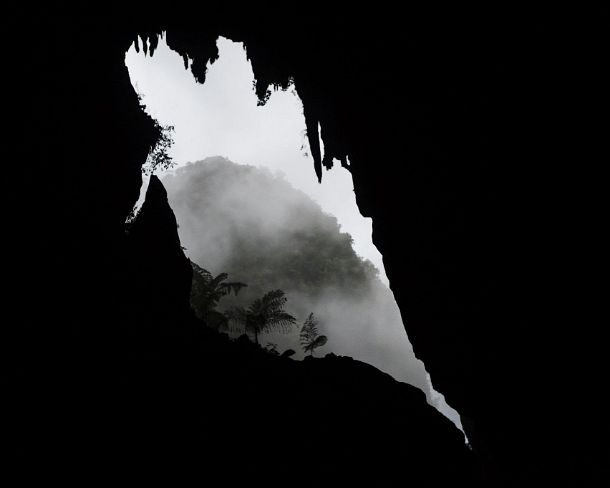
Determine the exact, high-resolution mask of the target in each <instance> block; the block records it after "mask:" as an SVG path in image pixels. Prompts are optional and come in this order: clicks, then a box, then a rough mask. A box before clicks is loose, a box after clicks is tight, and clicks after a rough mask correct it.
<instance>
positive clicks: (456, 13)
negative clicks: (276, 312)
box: [0, 2, 610, 487]
mask: <svg viewBox="0 0 610 488" xmlns="http://www.w3.org/2000/svg"><path fill="white" fill-rule="evenodd" d="M24 7H27V6H26V5H25V4H24V5H23V6H20V7H19V8H10V9H9V11H8V12H7V13H6V14H5V15H4V18H3V21H2V23H3V27H5V32H6V39H7V47H6V51H7V52H6V55H7V60H6V62H5V81H6V82H7V85H8V86H7V88H5V90H6V93H7V97H6V100H5V120H6V121H8V122H9V124H10V127H9V131H8V134H7V141H8V143H7V151H6V153H5V154H4V156H5V161H6V163H5V164H6V165H8V166H7V170H6V171H5V174H6V175H7V178H6V180H5V181H6V183H5V185H4V188H3V189H4V192H5V195H6V196H7V199H8V202H7V204H6V207H5V212H4V214H3V215H4V220H3V228H4V234H3V235H4V241H5V244H7V247H8V249H7V250H6V251H5V252H6V255H5V256H6V262H7V266H6V268H5V280H6V283H7V284H8V287H7V288H8V295H6V296H5V297H4V298H5V300H6V303H7V308H6V310H7V312H6V320H3V325H2V328H1V334H2V337H1V338H0V348H1V349H0V357H1V360H2V365H1V371H0V375H1V377H0V378H1V382H2V383H1V384H2V391H3V397H4V400H3V407H4V408H3V410H4V412H3V414H2V427H1V428H2V443H3V447H6V448H7V450H8V452H9V457H8V458H6V459H7V460H8V464H9V465H10V466H12V467H16V468H17V471H18V472H19V473H20V474H22V476H23V477H29V476H43V477H45V478H46V479H49V478H51V477H56V476H61V477H62V478H65V477H68V478H70V477H73V478H77V479H80V480H82V479H83V478H81V476H84V477H85V478H84V479H86V480H90V479H96V480H97V479H99V478H107V479H109V480H111V481H115V480H116V479H118V478H119V473H122V472H123V471H124V470H127V471H128V472H129V473H130V474H129V475H123V474H121V475H120V479H122V480H127V479H129V480H131V481H133V480H136V481H137V480H143V479H151V478H155V477H160V476H161V474H162V473H164V474H166V475H169V476H170V477H171V479H173V480H174V481H175V480H176V479H177V478H179V477H181V476H182V475H184V474H187V473H188V474H193V473H194V474H196V475H197V476H199V477H200V479H203V480H205V479H206V477H208V476H209V477H210V479H212V476H214V475H218V474H219V473H220V474H223V475H224V476H225V479H226V480H228V482H227V484H230V483H231V481H233V480H236V479H239V478H241V480H248V481H250V482H254V481H259V480H263V479H264V480H268V481H269V482H270V483H276V484H278V485H279V484H281V485H286V484H295V485H297V486H299V485H301V486H318V485H321V486H324V485H325V484H326V485H337V484H339V485H349V484H361V483H362V482H363V481H364V482H368V483H369V484H371V485H374V484H377V485H378V486H393V485H400V486H404V485H405V484H408V483H411V484H413V485H414V486H426V484H427V485H431V486H439V485H442V486H452V485H455V486H476V485H477V484H480V485H482V486H494V487H495V486H515V487H517V486H518V487H523V486H551V485H552V486H583V487H589V486H604V485H605V484H606V482H607V475H608V473H607V468H608V442H607V439H608V418H607V411H606V410H607V409H606V408H605V406H606V403H605V396H606V393H605V384H606V382H607V381H606V373H605V371H606V370H607V369H608V368H607V359H606V358H607V353H606V351H605V349H606V347H605V345H606V342H605V341H604V340H602V332H603V329H604V328H603V326H602V325H601V324H602V323H603V322H601V321H600V320H599V317H604V316H605V314H604V313H603V310H602V306H601V305H602V304H603V303H604V301H603V296H602V293H601V290H602V289H601V288H600V287H598V284H597V281H598V280H597V279H596V278H599V275H601V276H604V275H605V265H604V263H605V259H603V256H605V245H604V244H605V241H604V239H603V238H602V235H603V234H602V231H603V228H604V225H603V222H604V217H605V212H604V211H603V208H604V205H603V201H604V200H605V199H604V196H605V191H606V190H605V188H604V185H605V180H604V179H603V178H602V177H601V174H602V170H603V169H605V161H607V160H608V154H607V144H606V142H605V141H606V138H607V133H608V127H607V125H608V124H607V117H606V114H607V111H608V105H609V104H608V91H607V86H609V85H610V83H608V81H609V80H608V77H607V73H606V64H607V63H606V62H605V61H604V60H605V59H606V57H607V53H606V50H607V48H606V46H608V45H609V43H608V28H607V25H608V11H607V9H606V10H604V9H599V10H597V11H594V10H591V11H586V12H584V11H583V12H577V11H574V10H573V9H571V10H570V11H559V10H557V9H554V10H546V9H545V10H542V9H541V10H536V9H534V8H529V9H527V10H522V11H516V10H515V11H506V10H504V9H499V8H498V9H497V10H495V9H491V8H488V9H485V10H474V9H467V8H465V7H461V6H460V7H453V8H451V9H449V10H442V11H440V9H438V8H434V10H432V9H430V10H428V9H426V8H423V7H421V8H408V9H407V10H406V12H401V14H400V15H398V14H397V13H396V12H389V11H387V10H384V9H382V8H381V7H378V6H372V7H369V8H366V9H362V10H357V9H356V7H350V8H349V9H345V10H343V11H341V12H340V13H338V14H334V13H332V12H330V11H328V10H322V11H321V10H316V11H315V12H313V9H310V6H309V5H304V6H301V8H300V9H299V11H298V12H289V11H288V10H286V11H283V10H282V11H281V12H277V13H275V14H271V13H269V12H262V11H260V10H259V9H258V8H255V7H250V8H249V9H243V10H241V9H236V8H234V7H231V9H230V10H229V9H228V8H227V9H226V10H225V9H222V8H220V7H211V6H207V5H203V4H201V5H199V7H197V8H192V7H187V6H186V5H184V4H182V3H181V2H174V3H172V4H171V5H166V6H165V8H163V9H162V10H156V9H155V8H153V7H150V8H145V9H144V10H140V9H136V8H135V7H134V8H133V9H131V8H130V7H128V6H126V5H123V6H122V8H121V9H117V10H111V9H110V10H104V9H103V8H101V9H93V8H92V9H91V11H89V10H88V9H87V8H85V7H80V8H79V9H77V10H70V9H68V8H67V7H55V6H53V7H46V8H43V9H40V8H37V9H34V8H24ZM162 31H166V33H167V34H166V35H167V43H168V45H169V46H170V48H172V49H173V50H175V51H176V52H178V53H179V54H181V55H183V56H184V57H185V59H190V60H191V61H192V64H191V66H190V69H192V72H193V74H194V76H195V77H196V78H197V79H198V80H199V81H204V78H205V66H206V64H207V62H208V60H210V59H212V58H214V57H215V56H216V46H215V41H216V39H217V37H218V36H219V35H223V36H225V37H228V38H230V39H233V40H235V41H240V42H244V45H245V46H246V49H247V52H248V57H249V58H250V59H251V60H252V66H253V69H254V73H255V76H256V79H257V90H258V94H259V97H260V98H261V99H264V98H265V97H266V93H267V89H268V87H270V86H273V85H280V86H284V85H286V84H287V83H289V82H291V81H293V82H294V85H295V87H296V90H297V91H298V94H299V96H300V98H301V99H302V101H303V104H304V111H305V117H306V121H307V127H308V134H309V137H310V146H311V150H312V154H313V156H314V158H315V160H316V168H315V170H316V171H317V172H318V174H320V168H321V167H322V166H324V165H326V166H328V165H330V164H332V163H333V160H337V161H341V162H344V163H347V158H348V157H349V162H350V164H349V169H350V171H351V172H352V175H353V178H354V185H355V191H356V196H357V201H358V205H359V208H360V210H361V212H362V214H363V215H365V216H370V217H372V218H373V222H374V241H375V244H376V245H377V247H378V248H379V250H380V251H381V252H382V254H383V256H384V262H385V265H386V271H387V274H388V277H389V279H390V282H391V284H392V290H393V292H394V294H395V296H396V299H397V302H398V304H399V306H400V308H401V311H402V313H403V316H404V318H405V327H406V328H407V331H408V334H409V338H410V340H411V342H412V344H413V347H414V350H415V353H416V354H417V356H418V357H419V358H421V359H422V360H423V361H424V362H425V364H426V367H427V369H428V371H429V372H430V374H431V376H432V378H433V379H434V383H435V384H434V386H435V388H436V389H437V390H438V391H440V392H442V393H443V394H444V395H445V398H446V399H447V401H448V403H449V404H450V405H452V406H453V407H455V408H456V409H457V410H458V411H459V412H460V413H461V414H462V416H463V419H462V420H463V424H464V427H465V429H466V432H467V435H468V438H469V440H470V441H471V442H472V446H473V451H472V452H471V451H468V450H467V448H466V447H465V446H464V444H463V441H462V439H461V435H460V434H459V432H458V431H457V430H456V429H454V428H453V426H452V424H451V423H450V422H449V421H448V420H446V419H445V418H443V417H442V416H441V415H440V414H438V413H437V412H436V411H434V409H432V408H431V407H429V406H428V405H426V403H425V398H424V395H423V394H421V393H420V392H418V391H417V390H415V389H413V388H410V387H408V386H406V385H404V384H400V383H397V382H395V381H393V380H392V379H391V378H390V377H388V376H387V375H384V374H382V373H380V372H379V371H378V370H376V369H374V368H372V367H370V366H368V365H365V364H363V363H359V362H357V361H352V360H350V359H348V358H341V357H332V356H331V357H325V358H317V357H316V358H313V359H308V360H306V361H303V362H296V361H293V360H291V359H289V358H285V357H284V358H282V357H277V356H275V355H273V354H269V353H266V352H264V351H261V350H259V349H256V348H255V347H254V346H253V345H252V344H251V343H250V341H248V342H245V341H235V342H231V341H229V339H228V338H227V337H225V336H223V335H219V334H218V333H216V332H213V331H208V330H207V329H205V328H202V327H200V326H199V325H200V324H198V322H197V321H196V319H195V318H194V316H193V314H192V312H191V310H190V306H189V295H190V286H191V278H192V274H191V273H192V271H191V267H190V263H189V262H188V260H187V259H186V257H185V256H184V254H183V252H182V250H181V248H180V242H179V240H178V236H177V233H176V222H175V218H174V216H173V213H172V211H171V209H170V208H169V206H168V205H167V202H166V199H165V194H164V193H165V192H164V190H163V188H162V185H161V184H160V183H159V182H158V181H155V180H153V181H154V182H155V183H154V184H153V185H151V189H150V190H149V198H148V199H147V202H146V204H145V208H143V210H142V214H141V216H140V218H138V220H137V221H136V222H135V223H134V225H133V226H132V228H131V229H130V231H129V233H126V232H125V228H124V222H125V217H126V216H127V215H128V213H129V212H130V210H131V208H132V207H133V204H134V202H135V201H136V200H137V198H138V191H139V188H140V183H141V173H140V171H141V169H140V168H141V165H142V164H143V163H144V161H145V160H146V157H147V154H148V152H149V150H150V148H151V147H152V146H153V145H154V144H155V141H156V139H157V138H158V136H159V131H158V130H157V129H156V128H155V124H154V122H153V121H152V120H151V119H150V118H149V117H148V116H147V115H146V114H145V113H144V112H143V111H142V110H141V109H140V106H139V102H138V98H137V95H136V93H135V92H134V90H133V88H132V86H131V84H130V80H129V76H128V73H127V69H126V68H125V65H124V55H125V52H126V51H127V49H128V48H129V46H130V45H131V44H132V42H133V41H134V40H135V39H136V38H137V36H138V35H140V36H141V39H140V47H141V48H142V49H147V50H148V51H149V52H152V51H153V50H154V46H155V43H156V42H157V39H158V35H159V34H160V33H161V32H162ZM85 80H86V81H85ZM388 87H392V88H395V87H399V88H400V90H399V91H398V94H397V93H396V91H395V90H388V89H386V88H388ZM92 95H94V96H92ZM318 127H321V137H322V139H323V141H324V149H325V153H324V154H321V151H320V149H319V139H318ZM312 171H313V169H312ZM600 396H601V398H600ZM303 419H306V424H307V426H306V429H305V428H304V427H303V426H301V427H299V421H303ZM312 424H314V425H315V426H316V427H315V429H316V431H317V432H319V434H320V436H319V437H313V436H312V435H311V425H312ZM312 456H315V460H316V468H317V471H319V474H316V477H315V479H313V480H312V479H311V477H310V476H308V475H303V474H302V473H303V470H302V469H301V467H302V462H303V461H302V460H303V459H304V458H306V459H308V460H310V459H311V457H312ZM15 457H16V458H17V461H18V462H15V461H14V458H15ZM263 460H265V463H263ZM297 473H298V474H297Z"/></svg>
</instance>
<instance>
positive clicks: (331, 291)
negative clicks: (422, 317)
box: [125, 37, 461, 428]
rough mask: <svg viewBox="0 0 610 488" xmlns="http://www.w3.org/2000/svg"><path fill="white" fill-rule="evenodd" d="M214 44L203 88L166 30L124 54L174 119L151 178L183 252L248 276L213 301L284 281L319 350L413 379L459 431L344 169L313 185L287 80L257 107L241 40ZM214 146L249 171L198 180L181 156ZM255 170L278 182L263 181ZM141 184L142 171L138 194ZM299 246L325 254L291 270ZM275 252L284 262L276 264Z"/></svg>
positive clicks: (248, 297) (155, 103)
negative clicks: (164, 157) (161, 162)
mask: <svg viewBox="0 0 610 488" xmlns="http://www.w3.org/2000/svg"><path fill="white" fill-rule="evenodd" d="M217 45H218V48H219V53H220V56H219V59H218V60H217V61H216V62H215V63H213V64H211V65H208V70H207V75H206V82H205V84H203V85H198V84H197V83H195V81H194V79H193V77H192V75H191V73H190V72H189V71H188V70H185V68H184V63H183V60H182V58H181V57H180V56H178V55H177V54H176V53H175V52H173V51H171V50H170V49H169V48H168V47H167V45H166V43H165V41H164V40H163V39H161V40H160V42H159V46H158V48H157V50H156V51H155V54H154V57H152V58H151V57H147V56H146V55H145V54H144V53H143V52H140V53H136V51H135V50H134V48H133V47H132V48H131V49H130V50H129V51H128V53H127V54H126V58H125V62H126V66H127V67H128V70H129V74H130V77H131V81H132V84H133V85H134V88H135V89H136V91H137V92H138V93H139V94H140V96H141V97H142V100H143V102H144V104H145V105H146V111H147V113H149V114H150V115H151V116H153V117H154V118H156V119H157V120H158V121H159V122H160V123H161V124H163V125H165V124H171V125H173V126H174V127H175V134H174V139H175V144H174V146H173V147H171V148H170V151H169V152H170V155H171V156H172V158H173V160H174V162H175V163H176V164H177V169H175V170H172V171H170V172H169V173H167V174H166V173H164V172H162V173H161V174H159V173H158V175H159V176H160V177H162V178H163V177H164V176H165V177H164V178H163V184H164V185H165V186H166V188H167V190H168V193H169V197H170V203H171V205H172V208H173V209H174V211H175V213H176V217H177V219H178V223H179V226H180V228H179V229H178V231H179V235H180V239H181V241H182V244H183V245H184V246H185V247H186V253H187V255H188V256H189V257H190V258H191V259H192V260H193V261H194V262H195V263H197V264H198V265H200V266H202V267H204V268H206V269H208V270H209V271H211V272H212V273H213V274H218V273H221V272H227V273H229V274H230V276H229V279H230V280H232V281H243V282H245V283H247V284H248V287H247V288H245V289H243V290H242V291H241V292H240V294H239V296H238V297H237V298H233V297H226V298H225V299H223V301H222V302H221V304H220V308H221V309H222V308H226V307H229V306H232V305H237V304H239V305H244V304H249V303H250V302H251V301H252V300H253V299H255V298H259V297H260V296H261V295H262V294H264V293H266V292H267V291H270V290H271V289H276V288H280V289H282V290H284V291H285V292H286V294H287V298H288V303H287V307H286V308H287V310H288V311H290V312H291V313H292V314H293V315H295V316H296V317H297V319H298V326H300V325H302V323H303V321H304V320H305V318H306V317H307V315H308V314H309V313H310V312H314V314H315V315H316V317H317V318H318V319H319V320H320V325H319V329H320V332H321V333H322V334H325V335H327V336H328V339H329V340H328V343H327V345H326V346H324V347H321V348H320V349H319V350H316V354H317V355H320V356H321V355H323V354H326V353H328V352H334V353H336V354H341V355H348V356H351V357H354V358H355V359H359V360H362V361H365V362H368V363H370V364H373V365H375V366H377V367H378V368H379V369H381V370H383V371H385V372H387V373H389V374H391V375H392V376H393V377H394V378H396V379H398V380H400V381H405V382H408V383H410V384H412V385H414V386H417V387H419V388H421V389H422V390H423V391H424V392H425V393H426V395H427V396H428V400H429V402H430V403H431V404H433V405H435V406H436V407H437V408H438V409H439V410H440V411H441V412H442V413H443V414H444V415H446V416H447V417H449V418H450V419H451V420H452V421H453V422H454V423H455V424H456V425H457V426H458V427H460V428H461V424H460V420H459V415H458V414H457V412H455V411H454V410H453V409H451V408H450V407H448V406H447V405H446V403H445V401H444V398H443V397H442V395H439V394H438V393H436V392H435V391H434V390H433V389H432V387H431V383H430V378H429V376H428V375H427V374H426V371H425V369H424V365H423V363H422V362H421V361H419V360H418V359H416V358H415V355H414V354H413V350H412V347H411V344H410V343H409V340H408V338H407V335H406V332H405V329H404V326H403V324H402V319H401V316H400V312H399V310H398V307H397V305H396V302H395V300H394V298H393V295H392V292H391V290H390V289H389V288H388V286H387V285H388V284H389V282H388V280H387V277H386V275H385V270H384V266H383V259H382V256H381V254H380V253H379V251H378V250H377V248H376V247H375V245H374V244H373V242H372V221H371V219H370V218H365V217H363V216H362V215H361V214H360V212H359V210H358V207H357V204H356V200H355V195H354V192H353V183H352V180H351V174H350V173H349V171H348V170H347V169H346V168H343V167H341V166H340V165H335V167H333V168H332V169H330V170H325V171H324V175H323V181H322V184H318V182H317V179H316V176H315V173H314V170H313V160H312V158H311V155H310V154H309V151H308V146H307V138H306V136H305V120H304V116H303V111H302V110H303V107H302V103H301V101H300V99H299V97H298V94H297V93H296V91H295V90H294V86H290V87H289V88H288V89H287V90H275V91H274V92H273V94H272V95H271V97H270V98H269V100H268V102H267V103H266V104H265V106H262V107H261V106H258V104H257V98H256V95H255V93H254V90H253V81H254V76H253V74H252V68H251V66H250V63H249V62H248V60H247V58H246V52H245V51H244V48H243V45H242V44H239V43H235V42H232V41H230V40H228V39H225V38H222V37H221V38H219V39H218V41H217ZM216 155H221V156H223V158H221V159H217V160H216V163H218V164H220V162H223V163H228V167H230V168H233V169H232V170H230V171H237V170H236V169H235V167H237V166H244V167H248V168H249V169H248V170H247V171H248V172H249V173H248V174H249V176H248V177H246V174H245V173H244V174H241V173H240V176H239V178H234V179H231V178H228V179H226V178H225V180H227V181H225V180H223V177H222V176H221V175H220V173H219V174H217V175H215V176H214V177H212V175H210V174H208V177H209V178H210V180H209V181H208V182H206V181H203V180H201V179H200V180H197V179H196V177H195V173H196V172H197V171H194V170H193V166H195V165H193V164H189V163H188V162H189V161H191V162H193V161H200V160H203V159H204V158H206V157H210V156H216ZM225 158H228V159H230V160H231V161H233V162H234V163H238V164H233V163H229V162H228V161H227V160H226V159H225ZM209 163H212V161H209V160H208V161H207V162H206V164H209ZM199 164H201V163H199ZM249 165H251V166H249ZM255 170H256V171H255ZM261 171H262V172H261ZM204 173H205V171H204ZM261 175H265V176H264V178H263V176H261ZM214 178H217V179H214ZM260 178H263V179H264V180H265V181H267V182H269V181H271V180H273V181H274V183H273V185H271V184H266V186H265V185H263V186H264V189H263V187H262V186H261V185H262V183H261V181H262V180H261V179H260ZM233 180H234V181H233ZM146 184H147V181H146V179H145V180H144V184H143V187H142V191H141V198H142V197H143V196H144V193H145V189H146ZM272 187H273V188H272ZM202 188H208V192H207V193H204V192H203V191H202ZM212 195H213V198H212V201H211V202H210V198H211V196H212ZM140 201H141V200H140ZM304 229H305V230H307V232H308V233H309V234H308V235H307V232H306V233H305V234H306V235H305V236H300V237H302V238H309V239H310V242H309V243H307V241H306V239H305V241H301V242H299V241H298V239H297V237H298V236H299V233H300V232H301V233H302V232H303V230H304ZM244 235H247V236H248V239H247V240H244ZM315 238H318V239H321V241H317V242H316V241H315ZM311 239H313V240H311ZM245 242H247V245H246V244H244V243H245ZM304 242H305V243H304ZM321 242H323V243H324V246H322V247H324V249H326V252H322V251H321V248H322V247H321V246H320V243H321ZM240 246H243V247H242V248H240ZM246 249H247V250H248V251H247V252H244V251H245V250H246ZM297 249H298V250H299V252H301V253H304V254H308V257H307V259H305V258H303V259H300V260H296V259H293V263H294V262H299V263H301V266H303V267H307V263H308V262H309V263H314V262H317V263H318V264H319V263H320V258H321V257H323V258H326V259H327V262H326V263H325V264H324V266H319V265H313V264H309V270H308V271H307V270H306V272H305V271H304V270H300V272H299V273H297V272H296V271H299V270H297V269H292V268H291V267H290V265H288V264H289V262H290V260H289V259H287V256H288V254H289V253H287V251H289V250H297ZM263 251H265V253H263ZM279 251H282V252H279ZM262 254H265V256H266V258H265V260H266V264H265V266H262V265H261V260H262V258H261V255H262ZM274 256H275V257H276V258H277V259H278V260H279V257H280V256H283V257H284V258H286V262H284V263H279V262H275V263H273V262H272V261H273V260H272V259H271V258H272V257H274ZM293 258H294V256H293ZM316 260H317V261H316ZM278 270H281V272H279V271H278ZM331 270H332V272H331ZM291 273H292V274H291ZM333 274H334V276H331V275H333ZM308 275H311V276H309V277H308V278H307V279H304V277H305V276H308ZM316 277H317V279H318V280H319V281H318V282H316V281H315V280H316ZM261 342H262V345H263V346H264V345H265V344H266V343H274V344H277V345H278V349H279V350H280V351H281V350H284V349H286V348H292V349H294V350H295V351H300V347H299V343H298V334H297V333H294V334H289V335H281V334H273V335H268V336H263V337H261ZM295 357H296V358H299V357H302V355H301V353H300V352H299V353H297V355H296V356H295Z"/></svg>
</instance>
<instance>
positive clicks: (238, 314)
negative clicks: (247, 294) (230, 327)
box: [225, 290, 296, 344]
mask: <svg viewBox="0 0 610 488" xmlns="http://www.w3.org/2000/svg"><path fill="white" fill-rule="evenodd" d="M287 300H288V299H287V298H286V297H285V293H284V292H283V291H282V290H272V291H270V292H268V293H266V294H265V295H264V296H263V297H262V298H257V299H256V300H254V301H253V302H252V304H251V305H250V306H249V307H248V308H247V309H244V308H243V307H233V308H231V309H229V310H227V311H226V312H225V316H226V318H227V319H228V320H229V321H233V322H236V323H238V324H241V325H242V326H243V327H244V328H245V332H246V333H247V334H248V333H250V334H253V335H254V342H256V343H257V344H258V336H259V334H260V333H262V332H269V331H271V330H280V331H281V332H284V333H285V332H288V331H290V330H291V326H292V325H294V323H295V322H296V319H295V318H294V317H293V316H292V315H290V314H289V313H288V312H286V311H285V310H284V306H285V305H286V301H287Z"/></svg>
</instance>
